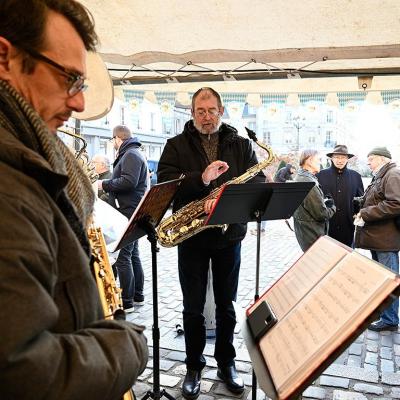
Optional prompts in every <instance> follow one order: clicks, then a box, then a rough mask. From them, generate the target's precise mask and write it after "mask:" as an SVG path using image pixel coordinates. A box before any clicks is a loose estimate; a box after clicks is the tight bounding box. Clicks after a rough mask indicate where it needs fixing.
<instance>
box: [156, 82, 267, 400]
mask: <svg viewBox="0 0 400 400" xmlns="http://www.w3.org/2000/svg"><path fill="white" fill-rule="evenodd" d="M223 113H224V107H223V106H222V102H221V97H220V95H219V94H218V93H217V92H216V91H215V90H213V89H211V88H201V89H200V90H198V91H197V92H196V93H195V94H194V95H193V99H192V117H193V119H192V120H190V121H189V122H187V123H186V125H185V128H184V131H183V132H182V133H181V134H180V135H178V136H176V137H174V138H172V139H169V140H168V142H167V144H166V146H165V148H164V151H163V153H162V155H161V158H160V162H159V167H158V172H157V175H158V179H159V181H160V182H164V181H167V180H170V179H174V178H178V177H179V176H180V175H181V174H184V175H185V179H184V181H183V182H182V184H181V187H180V189H179V191H178V193H177V197H176V199H175V201H174V205H173V209H174V211H176V210H178V209H180V208H181V207H182V206H184V205H185V204H187V203H189V202H191V201H193V200H197V199H202V198H204V197H205V196H206V195H208V194H209V193H210V192H211V190H212V189H214V188H216V187H218V186H220V185H221V184H223V183H224V182H227V181H228V180H230V179H232V178H233V177H238V176H240V175H241V174H243V173H244V172H245V171H246V170H247V169H248V168H250V167H251V166H253V165H255V164H257V158H256V155H255V152H254V151H253V149H252V145H251V143H250V141H249V140H248V139H245V138H243V137H241V136H239V135H238V133H237V131H236V129H235V128H233V127H231V126H229V125H227V124H224V123H221V117H222V115H223ZM255 179H257V178H255ZM259 180H260V182H264V180H265V177H264V176H262V177H260V178H259ZM212 204H213V201H212V200H211V201H207V202H206V203H205V212H206V213H208V212H209V211H210V210H211V207H212ZM245 234H246V225H245V224H232V225H230V226H229V227H228V229H227V231H226V232H223V231H222V230H221V228H211V229H206V230H204V231H203V232H201V233H198V234H197V235H195V236H193V237H191V238H189V239H187V240H186V241H184V242H182V243H181V244H179V245H178V267H179V280H180V284H181V288H182V294H183V324H184V331H185V343H186V367H187V373H186V377H185V380H184V382H183V386H182V393H183V396H184V397H185V398H187V399H195V398H197V397H198V395H199V393H200V380H201V370H202V369H203V368H204V366H205V365H206V361H205V358H204V356H203V350H204V346H205V343H206V330H205V320H204V316H203V310H204V304H205V298H206V286H207V276H208V270H209V263H210V260H211V268H212V274H213V288H214V297H215V303H216V325H217V328H216V341H215V352H214V356H215V358H216V361H217V363H218V376H219V377H220V378H221V379H222V380H223V381H224V382H225V384H226V385H227V387H228V389H230V390H231V391H232V392H235V393H242V392H243V390H244V385H243V380H242V379H241V378H240V377H239V376H238V374H237V371H236V368H235V356H236V353H235V348H234V346H233V334H234V328H235V325H236V315H235V310H234V307H233V301H235V300H236V295H237V287H238V280H239V268H240V249H241V240H242V239H243V238H244V236H245Z"/></svg>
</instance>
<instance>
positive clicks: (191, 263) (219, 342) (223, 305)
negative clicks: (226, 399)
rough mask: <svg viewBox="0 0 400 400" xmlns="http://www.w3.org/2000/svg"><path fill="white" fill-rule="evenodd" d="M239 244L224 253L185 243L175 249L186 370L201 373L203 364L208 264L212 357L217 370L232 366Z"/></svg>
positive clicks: (234, 354)
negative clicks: (212, 309) (213, 336)
mask: <svg viewBox="0 0 400 400" xmlns="http://www.w3.org/2000/svg"><path fill="white" fill-rule="evenodd" d="M240 249H241V244H240V243H236V244H234V245H232V246H230V247H226V248H224V249H210V248H197V247H193V246H190V245H189V246H188V245H187V244H186V243H185V242H184V243H182V244H180V245H179V246H178V266H179V281H180V284H181V288H182V294H183V326H184V330H185V344H186V366H187V368H188V369H192V370H197V371H200V370H202V369H203V368H204V367H205V365H206V361H205V358H204V356H203V350H204V347H205V344H206V327H205V319H204V315H203V311H204V304H205V301H206V289H207V279H208V270H209V265H210V260H211V262H212V265H211V268H212V274H213V289H214V298H215V305H216V309H215V319H216V339H215V351H214V356H215V359H216V361H217V363H218V366H219V367H225V366H230V365H233V364H234V359H235V356H236V352H235V348H234V346H233V333H234V329H235V325H236V314H235V309H234V307H233V303H232V302H233V301H235V300H236V295H237V288H238V281H239V269H240Z"/></svg>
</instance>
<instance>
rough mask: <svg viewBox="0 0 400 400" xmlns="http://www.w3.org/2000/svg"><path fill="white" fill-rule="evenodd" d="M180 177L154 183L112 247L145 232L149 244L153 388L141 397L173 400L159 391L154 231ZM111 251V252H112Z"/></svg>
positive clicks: (137, 237)
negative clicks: (151, 289) (151, 292)
mask: <svg viewBox="0 0 400 400" xmlns="http://www.w3.org/2000/svg"><path fill="white" fill-rule="evenodd" d="M182 180H183V177H181V178H179V179H175V180H173V181H168V182H163V183H160V184H157V185H154V186H153V187H152V188H151V189H150V190H149V191H148V192H147V193H146V194H145V195H144V196H143V198H142V200H141V202H140V203H139V205H138V206H137V208H136V210H135V212H134V214H133V215H132V217H131V218H130V220H129V223H128V225H127V227H126V229H125V231H124V233H123V234H122V236H121V238H120V239H119V241H118V243H117V245H116V247H115V250H118V249H120V248H122V247H124V246H125V245H127V244H128V243H131V242H133V241H135V240H137V239H139V238H141V237H142V236H144V235H147V239H148V240H149V242H150V244H151V270H152V288H153V329H152V335H153V390H152V391H151V390H149V391H148V392H147V393H146V394H145V395H144V397H143V399H142V400H145V399H148V398H149V397H150V398H152V399H155V400H158V399H160V398H161V397H163V396H165V397H166V398H167V399H169V400H175V398H174V397H173V396H171V395H170V394H169V393H168V392H167V391H166V390H165V389H163V390H161V391H160V329H159V327H158V284H157V252H158V251H159V249H158V247H157V234H156V230H155V228H156V226H157V225H158V224H159V223H160V221H161V219H162V217H163V216H164V214H165V213H166V211H167V210H168V207H169V205H170V204H171V202H172V200H173V198H174V196H175V194H176V192H177V190H178V187H179V185H180V183H181V181H182ZM115 250H114V251H115Z"/></svg>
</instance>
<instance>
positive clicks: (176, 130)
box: [175, 118, 181, 135]
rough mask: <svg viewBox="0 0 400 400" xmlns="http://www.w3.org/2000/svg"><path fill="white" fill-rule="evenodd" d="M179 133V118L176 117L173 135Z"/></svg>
mask: <svg viewBox="0 0 400 400" xmlns="http://www.w3.org/2000/svg"><path fill="white" fill-rule="evenodd" d="M179 133H181V120H180V119H178V118H177V119H176V120H175V135H178V134H179Z"/></svg>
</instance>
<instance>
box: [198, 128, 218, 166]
mask: <svg viewBox="0 0 400 400" xmlns="http://www.w3.org/2000/svg"><path fill="white" fill-rule="evenodd" d="M218 134H219V132H215V133H212V134H210V135H207V134H203V133H200V132H199V136H200V141H201V145H202V146H203V149H204V151H205V152H206V154H207V158H208V162H209V163H210V164H211V163H212V162H213V161H216V160H217V158H218V142H219V136H218Z"/></svg>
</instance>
